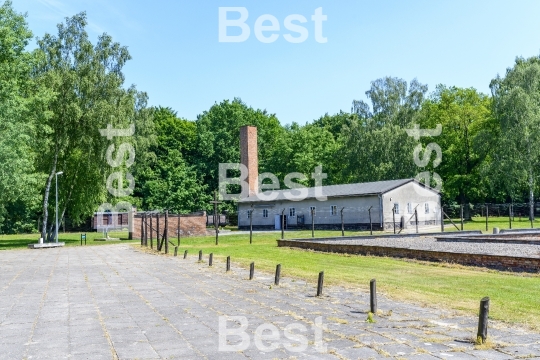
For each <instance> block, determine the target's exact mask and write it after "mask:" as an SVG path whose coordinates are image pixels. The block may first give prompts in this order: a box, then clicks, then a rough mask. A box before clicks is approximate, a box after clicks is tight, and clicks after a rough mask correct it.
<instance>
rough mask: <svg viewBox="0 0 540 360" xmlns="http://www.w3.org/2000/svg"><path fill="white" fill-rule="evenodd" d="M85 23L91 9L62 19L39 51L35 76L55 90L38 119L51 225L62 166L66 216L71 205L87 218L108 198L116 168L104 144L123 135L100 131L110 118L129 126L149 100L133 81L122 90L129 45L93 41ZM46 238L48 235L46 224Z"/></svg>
mask: <svg viewBox="0 0 540 360" xmlns="http://www.w3.org/2000/svg"><path fill="white" fill-rule="evenodd" d="M86 25H87V21H86V15H85V13H80V14H78V15H75V16H74V17H72V18H66V21H65V24H59V25H58V35H56V36H54V35H50V34H46V35H45V36H44V37H43V38H41V39H38V47H39V48H38V49H37V50H36V53H37V56H38V57H39V58H40V60H41V61H40V63H39V64H38V66H36V68H35V78H36V80H37V81H38V83H39V84H40V85H41V86H44V87H46V88H48V89H50V90H51V91H52V92H53V93H54V95H55V97H54V99H53V100H52V101H50V102H49V103H48V104H47V105H46V107H45V108H44V109H43V110H45V111H47V112H48V113H50V114H51V116H50V117H49V118H47V119H44V121H43V122H41V123H39V138H40V140H41V141H40V143H39V148H40V157H39V159H38V162H37V163H38V166H39V168H40V169H41V170H42V171H43V172H44V173H46V174H47V178H46V181H45V186H44V195H43V223H44V224H45V225H46V224H48V223H49V207H50V203H49V201H50V199H49V198H50V192H51V186H52V183H53V179H54V177H55V176H54V174H55V173H56V172H58V171H64V175H63V176H62V177H61V179H62V186H61V187H60V189H61V194H60V198H61V201H60V208H61V209H62V210H61V214H62V215H61V216H60V217H59V218H60V219H61V218H62V217H63V215H64V214H65V212H66V211H67V212H68V213H69V215H70V218H71V219H72V220H73V221H74V222H77V221H82V219H83V218H85V217H88V216H90V215H91V214H92V212H93V211H95V210H96V209H97V207H98V205H99V204H100V203H101V202H103V201H105V200H106V199H107V196H108V195H107V190H106V188H105V184H106V182H105V180H106V179H107V176H108V174H109V173H110V172H112V168H111V166H109V165H108V164H107V161H106V156H105V154H106V150H107V149H108V147H109V146H110V145H111V142H116V143H118V142H122V141H124V139H121V138H118V137H117V138H115V139H114V140H108V139H107V137H105V136H102V135H101V133H100V131H99V130H100V129H106V128H107V125H108V124H111V126H112V127H113V128H117V129H125V128H129V126H130V125H131V124H132V123H135V122H136V120H137V118H138V117H139V116H140V113H141V112H143V111H144V110H143V108H144V106H145V103H146V95H145V94H140V93H138V92H137V91H136V90H135V88H134V87H130V88H128V89H125V88H124V75H123V73H122V68H123V66H124V65H125V63H126V62H127V61H128V60H129V59H130V58H131V57H130V55H129V52H128V50H127V48H126V47H123V46H120V44H118V43H115V42H113V41H112V38H111V37H110V36H109V35H107V34H103V35H101V36H100V37H99V38H98V41H97V43H96V45H93V44H92V43H91V41H90V40H89V38H88V34H87V32H86V30H85V27H86ZM120 160H122V159H120ZM124 167H125V165H124ZM115 171H117V169H116V170H115ZM124 186H125V185H124ZM50 223H51V228H52V223H53V222H52V221H51V222H50ZM42 236H43V237H45V236H46V226H44V227H43V231H42Z"/></svg>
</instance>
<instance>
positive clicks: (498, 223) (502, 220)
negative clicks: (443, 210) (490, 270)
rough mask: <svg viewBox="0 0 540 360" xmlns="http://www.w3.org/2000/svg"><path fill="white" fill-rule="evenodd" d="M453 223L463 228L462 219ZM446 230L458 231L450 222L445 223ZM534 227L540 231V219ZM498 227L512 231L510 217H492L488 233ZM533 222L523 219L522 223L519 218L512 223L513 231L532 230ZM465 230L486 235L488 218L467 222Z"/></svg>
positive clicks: (474, 218)
mask: <svg viewBox="0 0 540 360" xmlns="http://www.w3.org/2000/svg"><path fill="white" fill-rule="evenodd" d="M452 221H453V222H454V223H455V224H456V225H457V226H458V228H461V223H460V219H452ZM445 224H446V226H445V230H447V231H457V229H456V228H455V227H454V225H452V224H451V223H450V221H448V220H447V221H445ZM533 224H534V227H535V228H536V229H540V219H536V220H535V221H534V223H533ZM494 227H498V228H499V229H510V221H509V219H508V217H502V216H501V217H490V218H489V221H488V229H489V230H488V231H487V233H492V232H493V228H494ZM530 228H531V222H530V221H529V220H528V219H527V218H525V217H523V218H522V219H521V221H520V220H519V217H516V218H515V221H512V229H530ZM463 230H482V231H483V232H484V233H486V218H485V217H473V218H472V220H471V221H466V222H465V223H464V226H463Z"/></svg>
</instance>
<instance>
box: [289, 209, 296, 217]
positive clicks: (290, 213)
mask: <svg viewBox="0 0 540 360" xmlns="http://www.w3.org/2000/svg"><path fill="white" fill-rule="evenodd" d="M289 216H291V217H292V216H296V209H295V208H289Z"/></svg>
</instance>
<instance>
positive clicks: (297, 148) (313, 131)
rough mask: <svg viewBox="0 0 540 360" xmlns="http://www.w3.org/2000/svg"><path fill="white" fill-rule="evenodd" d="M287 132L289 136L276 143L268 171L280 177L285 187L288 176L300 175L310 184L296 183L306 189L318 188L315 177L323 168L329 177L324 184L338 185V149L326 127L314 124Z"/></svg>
mask: <svg viewBox="0 0 540 360" xmlns="http://www.w3.org/2000/svg"><path fill="white" fill-rule="evenodd" d="M285 129H286V132H285V133H284V134H283V135H282V136H281V137H279V138H277V139H275V146H274V147H273V153H272V154H271V155H270V157H269V159H268V162H267V167H268V168H269V169H271V170H270V171H271V172H272V173H274V174H275V175H276V176H277V177H278V179H279V180H280V182H281V185H283V183H282V182H283V179H284V178H285V176H286V175H287V174H289V173H293V172H298V173H301V174H303V175H304V176H305V177H306V178H308V180H306V181H298V180H295V182H299V183H302V184H303V185H304V186H314V185H315V184H314V182H313V180H312V179H311V174H312V173H313V172H314V170H315V167H317V166H322V170H323V173H326V174H327V176H328V177H327V179H326V180H324V181H323V184H325V185H328V184H332V183H334V181H336V179H337V177H336V166H337V164H336V160H337V159H336V151H337V149H338V147H337V143H336V141H335V139H334V136H333V134H332V133H331V132H330V131H329V130H328V129H327V128H326V127H321V126H316V125H313V124H308V125H305V126H300V125H298V124H296V123H293V124H292V125H290V126H286V127H285ZM281 187H283V186H281Z"/></svg>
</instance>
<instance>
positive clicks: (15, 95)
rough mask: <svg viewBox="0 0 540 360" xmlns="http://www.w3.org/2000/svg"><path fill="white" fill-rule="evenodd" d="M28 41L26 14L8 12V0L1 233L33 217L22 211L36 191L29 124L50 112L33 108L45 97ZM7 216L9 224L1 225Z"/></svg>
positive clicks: (1, 41)
mask: <svg viewBox="0 0 540 360" xmlns="http://www.w3.org/2000/svg"><path fill="white" fill-rule="evenodd" d="M31 37H32V33H31V32H30V30H29V29H28V25H27V23H26V20H25V16H24V15H21V14H18V13H16V12H15V11H14V10H13V7H12V3H11V1H6V2H4V3H3V4H2V5H1V6H0V231H1V230H2V228H4V229H5V230H6V231H12V230H14V229H20V228H21V227H20V226H22V224H27V221H30V220H31V219H30V218H33V217H34V216H33V214H31V213H29V212H28V211H25V210H24V208H25V207H27V206H28V207H31V204H32V202H33V200H34V199H35V197H37V196H38V191H39V190H38V189H39V181H40V174H39V173H36V171H35V168H34V159H35V153H34V151H33V150H34V149H33V146H32V145H33V144H34V141H35V138H36V135H37V134H36V128H35V126H34V125H35V121H36V119H38V118H46V117H47V116H48V115H49V114H48V113H47V112H40V111H34V110H35V109H36V108H39V106H40V104H43V103H46V102H47V100H48V98H49V94H48V93H47V92H46V91H43V89H40V88H39V87H37V86H36V84H35V83H34V82H33V81H32V77H31V71H32V66H33V64H34V62H35V59H34V57H33V56H32V54H31V53H29V52H27V51H26V50H25V48H26V46H27V45H28V42H29V40H30V39H31ZM6 206H7V207H9V212H8V211H7V210H6ZM16 209H20V210H21V211H15V210H16ZM7 213H9V214H10V215H9V216H8V218H7V219H8V220H9V221H6V223H4V224H3V221H2V219H3V218H4V217H5V216H6V215H7ZM14 223H18V224H19V225H14ZM2 224H3V226H2ZM23 227H25V226H23ZM25 229H26V230H29V229H31V227H30V228H27V227H25Z"/></svg>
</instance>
